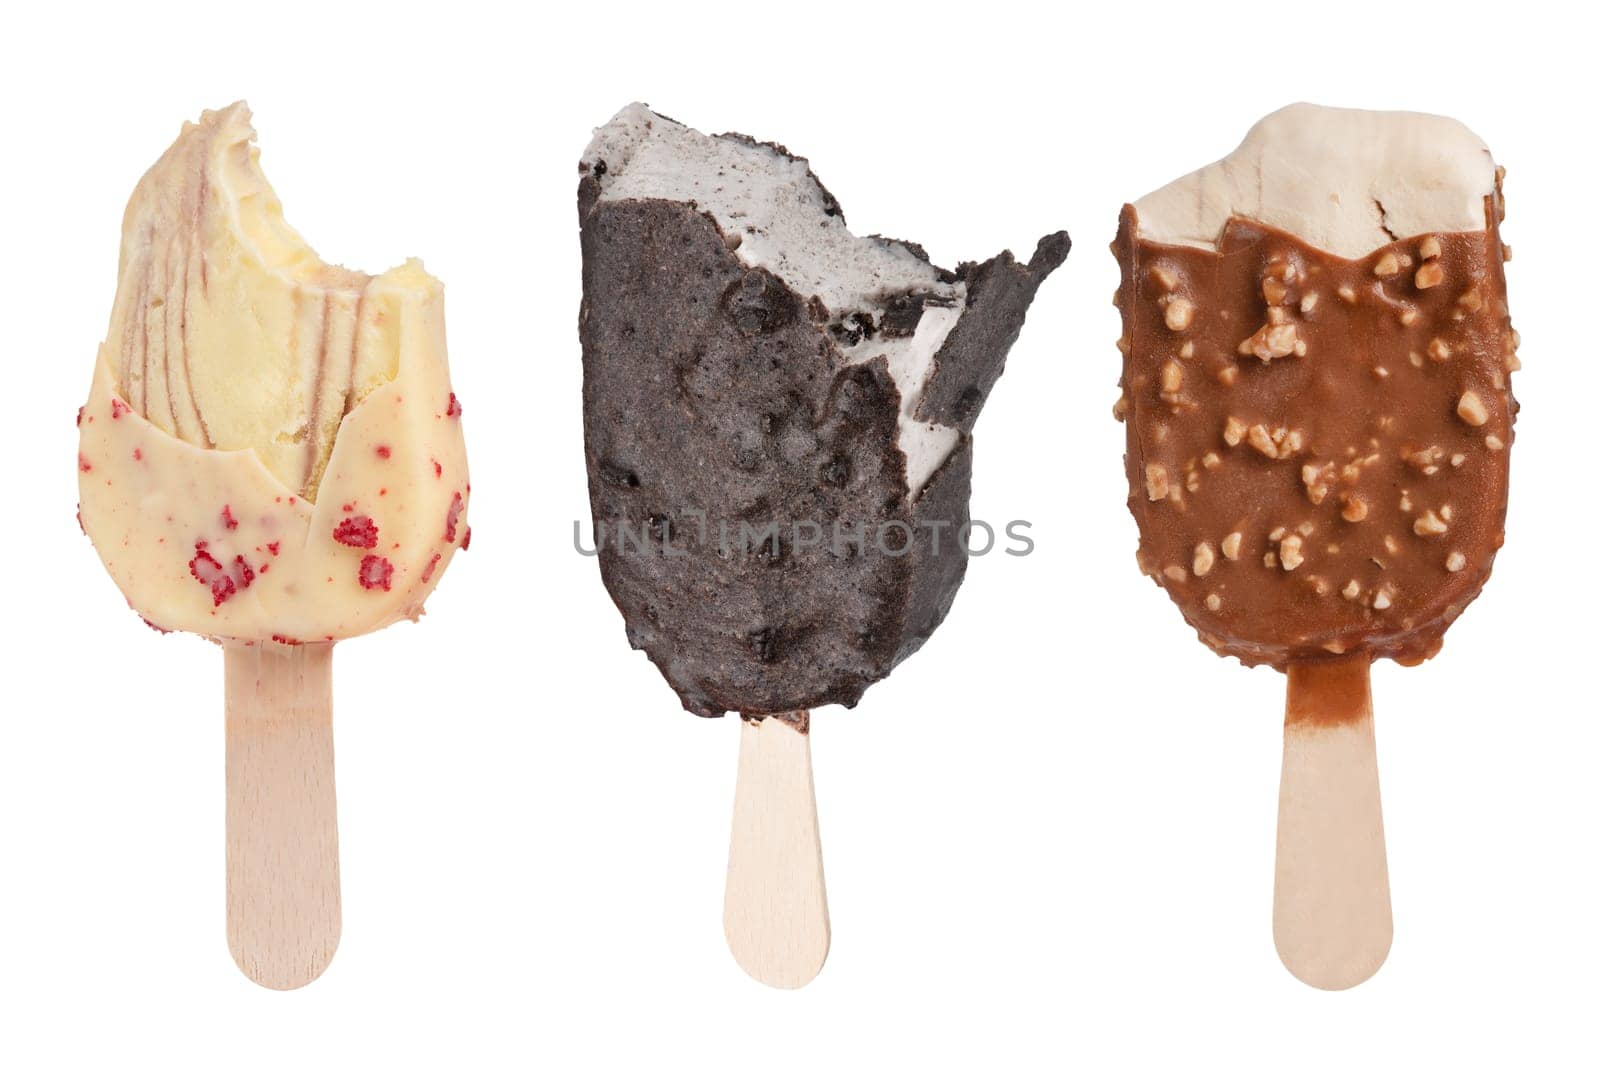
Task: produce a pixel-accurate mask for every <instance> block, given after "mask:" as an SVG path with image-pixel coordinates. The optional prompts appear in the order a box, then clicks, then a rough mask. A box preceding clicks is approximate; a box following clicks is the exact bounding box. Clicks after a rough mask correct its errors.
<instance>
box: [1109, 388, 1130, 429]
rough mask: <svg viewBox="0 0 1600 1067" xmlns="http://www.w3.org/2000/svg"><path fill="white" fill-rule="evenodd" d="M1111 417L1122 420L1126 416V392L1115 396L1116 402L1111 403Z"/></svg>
mask: <svg viewBox="0 0 1600 1067" xmlns="http://www.w3.org/2000/svg"><path fill="white" fill-rule="evenodd" d="M1111 417H1112V418H1113V419H1116V420H1117V421H1118V422H1122V421H1123V420H1125V419H1126V418H1127V417H1128V394H1127V393H1123V394H1122V395H1121V396H1119V397H1117V402H1116V403H1115V404H1112V405H1111Z"/></svg>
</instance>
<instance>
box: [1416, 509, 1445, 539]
mask: <svg viewBox="0 0 1600 1067" xmlns="http://www.w3.org/2000/svg"><path fill="white" fill-rule="evenodd" d="M1411 529H1412V530H1413V531H1414V532H1415V533H1416V534H1417V536H1418V537H1437V536H1439V535H1440V534H1442V533H1446V532H1448V531H1449V529H1450V527H1449V526H1447V525H1446V524H1445V521H1444V520H1443V519H1441V518H1440V517H1439V514H1438V512H1436V511H1434V510H1433V509H1432V508H1429V509H1428V510H1427V511H1425V512H1423V514H1422V517H1421V518H1419V519H1418V520H1417V521H1416V522H1414V523H1412V524H1411Z"/></svg>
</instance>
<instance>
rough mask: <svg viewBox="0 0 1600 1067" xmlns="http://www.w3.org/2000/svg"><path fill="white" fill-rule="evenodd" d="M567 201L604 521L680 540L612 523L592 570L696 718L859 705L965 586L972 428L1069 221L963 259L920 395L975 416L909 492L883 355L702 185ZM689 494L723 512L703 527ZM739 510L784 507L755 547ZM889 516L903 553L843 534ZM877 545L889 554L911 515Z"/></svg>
mask: <svg viewBox="0 0 1600 1067" xmlns="http://www.w3.org/2000/svg"><path fill="white" fill-rule="evenodd" d="M596 169H597V170H598V168H596ZM578 199H579V215H580V220H581V224H582V233H581V243H582V248H583V292H584V299H583V306H582V310H581V313H580V320H579V330H580V335H581V339H582V342H583V353H584V357H583V359H584V385H583V399H584V436H585V458H586V460H587V464H588V471H589V494H590V501H591V506H592V510H593V517H594V520H595V522H596V524H597V527H601V528H603V529H604V530H608V531H611V530H616V529H618V528H619V527H625V528H627V529H628V530H631V531H639V530H645V531H648V532H649V533H650V534H651V535H653V536H656V537H658V538H660V539H661V540H662V542H663V543H666V544H670V547H671V550H672V551H671V552H670V553H669V552H666V551H661V550H660V549H661V545H660V544H654V545H652V546H650V550H646V551H641V550H640V549H639V547H638V546H637V545H636V544H635V543H634V541H633V540H631V539H630V540H628V541H626V542H624V543H622V544H619V542H618V540H617V539H616V538H615V537H611V536H606V537H603V538H602V539H601V542H600V551H599V559H600V569H601V576H602V579H603V580H604V582H605V585H606V589H607V591H608V592H609V593H610V594H611V596H612V599H613V600H614V601H615V602H616V604H617V606H618V608H619V609H620V610H621V612H622V614H623V617H624V619H625V620H626V623H627V631H628V639H629V641H630V642H631V644H632V645H633V646H634V647H635V648H638V649H642V650H643V651H644V652H645V653H646V654H648V655H649V657H650V659H651V661H652V662H654V663H655V664H656V666H657V667H658V668H659V669H660V670H661V672H662V674H663V675H664V676H665V677H666V679H667V681H668V682H669V683H670V684H671V685H672V687H673V688H674V689H675V690H676V691H677V692H678V694H679V696H680V697H681V698H682V701H683V706H684V707H685V708H687V709H688V710H690V711H693V712H695V713H696V714H699V715H708V716H716V715H721V714H723V713H724V712H727V711H736V712H739V713H740V714H742V715H744V716H746V717H760V716H765V715H784V714H791V713H797V712H803V711H806V710H808V709H810V708H814V707H818V706H821V705H824V704H833V703H837V704H844V705H847V706H850V705H854V704H855V703H856V702H857V701H858V700H859V699H860V697H861V694H862V693H863V692H864V691H865V690H866V688H867V686H869V685H871V684H872V683H873V682H874V681H877V680H878V679H880V678H883V677H884V676H885V675H887V674H888V673H889V671H890V670H891V669H892V668H893V667H894V666H895V664H897V663H898V662H900V660H902V659H904V658H905V657H906V656H908V655H910V654H911V653H912V652H913V651H915V650H916V649H917V648H918V647H920V646H921V644H922V643H923V641H925V640H926V639H927V637H928V636H929V635H930V634H931V633H932V632H933V630H934V629H935V628H936V627H937V626H938V625H939V623H940V622H941V621H942V620H943V618H944V616H945V613H946V612H947V611H948V610H949V608H950V604H951V601H952V600H953V599H954V597H955V593H956V589H957V587H958V586H959V585H960V583H961V578H962V576H963V574H964V573H965V570H966V558H965V555H964V554H963V553H962V552H961V551H959V550H958V549H957V548H956V546H955V531H956V530H958V529H959V528H960V527H961V526H962V525H963V524H964V523H965V522H966V521H967V517H968V516H967V500H968V495H969V491H970V484H971V471H972V443H971V438H970V436H969V435H968V433H966V432H965V431H968V430H970V427H971V425H972V421H973V419H975V418H976V415H977V410H978V408H980V407H981V406H982V402H983V399H984V398H985V397H987V395H988V391H989V389H990V387H992V385H993V383H994V380H995V379H996V378H997V377H998V376H999V373H1000V369H1001V367H1002V366H1003V363H1004V359H1005V355H1006V350H1007V349H1008V348H1009V347H1010V345H1011V343H1012V342H1013V341H1014V340H1015V338H1016V335H1017V332H1018V331H1019V330H1020V328H1021V325H1022V320H1023V316H1024V314H1025V313H1026V310H1027V307H1028V304H1029V302H1030V301H1031V299H1032V296H1033V293H1034V291H1035V289H1037V287H1038V285H1039V283H1040V282H1041V281H1042V280H1043V279H1044V277H1045V276H1046V275H1048V274H1049V273H1050V271H1051V270H1053V269H1054V268H1055V266H1056V265H1058V264H1059V263H1060V262H1061V260H1062V258H1063V257H1064V256H1065V254H1066V251H1067V248H1068V241H1067V237H1066V234H1064V233H1062V234H1056V235H1053V236H1051V237H1048V238H1046V239H1044V240H1043V241H1041V242H1040V247H1039V250H1038V252H1037V253H1036V254H1035V256H1034V259H1033V261H1032V262H1031V263H1030V264H1029V265H1028V266H1026V267H1024V266H1021V265H1018V264H1017V263H1016V262H1015V261H1014V260H1013V259H1012V257H1011V256H1010V255H1009V254H1005V255H1003V256H1001V257H998V258H997V259H995V260H991V261H989V262H988V263H985V264H982V265H977V266H971V265H969V266H965V267H963V268H962V274H963V276H965V277H966V278H968V284H969V286H970V287H971V290H972V293H973V295H974V297H975V298H976V303H975V304H974V305H973V306H971V307H969V309H968V310H967V311H966V312H965V313H964V315H963V318H962V319H961V321H960V322H959V323H958V324H957V327H956V329H955V330H954V331H952V334H951V336H950V338H948V339H947V342H946V344H945V346H944V348H943V349H942V350H941V352H940V353H939V356H938V360H939V363H938V370H937V372H936V373H937V388H936V389H934V390H930V393H929V395H928V397H927V402H925V403H924V412H923V414H924V417H927V416H928V415H931V416H932V417H934V418H939V419H944V418H949V419H950V420H951V422H952V424H955V423H956V422H957V421H959V425H960V426H961V428H962V429H963V431H964V432H963V434H962V437H961V440H960V442H959V443H958V444H957V446H956V448H955V450H954V451H953V452H952V453H951V455H950V456H949V457H948V458H947V459H946V460H945V461H944V463H943V464H942V465H941V467H940V468H939V469H938V471H936V472H935V473H934V475H933V476H932V478H930V479H929V481H928V483H927V485H925V486H924V487H923V488H922V490H921V491H920V492H919V493H918V494H917V495H916V497H915V499H911V498H909V497H908V494H907V492H906V488H905V486H906V473H905V460H904V457H903V455H902V454H901V452H900V451H899V449H898V448H897V447H896V435H897V432H898V431H897V415H898V411H899V407H900V394H899V392H898V390H897V389H896V386H895V383H894V381H893V379H892V378H891V376H890V374H889V372H888V369H887V366H886V364H885V361H884V360H883V359H882V357H879V358H877V359H874V360H871V361H868V362H866V363H861V364H852V363H850V362H848V361H847V360H846V358H845V357H844V356H843V355H842V354H841V352H840V350H839V348H838V346H837V344H836V343H835V341H834V339H833V338H832V337H831V336H830V334H829V331H828V329H827V328H826V326H825V324H824V323H823V322H822V321H819V318H820V316H819V314H818V311H817V309H816V308H815V307H813V306H809V305H808V302H807V301H806V300H805V299H803V298H802V297H801V296H800V295H798V294H797V293H795V292H794V291H793V290H792V289H791V288H790V287H789V286H788V285H786V284H785V283H784V282H783V281H782V280H781V279H779V278H778V277H777V276H775V275H773V274H771V273H769V272H768V271H766V270H763V269H760V268H755V269H751V268H748V267H746V266H745V265H744V264H743V263H741V262H740V260H739V259H738V258H737V257H736V256H735V254H734V253H733V252H732V251H730V249H729V247H728V243H729V242H728V241H727V240H726V239H725V235H724V234H723V232H722V231H721V229H720V228H719V226H718V225H717V223H716V221H715V220H714V219H712V218H711V217H710V216H708V215H706V214H702V213H700V212H699V211H697V210H695V208H694V207H692V206H691V205H688V204H685V203H681V202H676V201H663V200H618V201H602V200H600V199H599V180H598V178H597V177H596V176H595V175H594V174H591V173H585V174H584V175H583V177H582V179H581V181H580V185H579V197H578ZM919 313H920V312H919ZM969 317H970V318H971V324H970V325H969V322H968V319H969ZM912 325H913V326H914V323H912ZM958 409H959V411H960V414H959V416H957V415H953V414H950V412H952V411H955V410H958ZM695 514H703V515H704V516H706V521H707V522H708V523H709V525H710V528H709V529H707V530H706V531H705V536H703V537H702V536H700V531H699V530H698V529H694V528H692V527H693V526H694V524H695V520H694V519H693V518H692V516H693V515H695ZM719 519H723V520H726V521H728V522H729V523H730V524H732V526H733V530H732V531H731V543H732V549H733V550H732V551H728V552H723V551H720V550H719V549H720V546H719V544H718V540H719V539H718V531H717V528H716V524H717V521H718V520H719ZM741 520H744V521H747V522H749V523H750V524H751V525H752V526H754V527H757V528H759V527H764V526H765V525H766V524H768V523H776V524H777V525H778V528H779V530H780V532H781V533H780V537H779V538H778V539H777V541H776V543H773V542H770V541H766V542H763V544H762V547H761V550H760V551H756V552H742V551H740V550H739V545H738V536H737V525H738V523H739V522H740V521H741ZM895 522H898V523H905V524H906V525H907V526H908V527H909V528H910V530H912V531H914V538H913V542H912V547H911V549H910V551H909V552H905V553H904V554H898V555H891V554H888V553H885V552H882V551H879V550H878V549H877V548H876V547H875V545H874V535H872V534H868V536H867V545H866V548H865V550H862V548H860V547H858V546H856V545H854V544H852V542H851V541H850V539H848V538H846V539H844V540H843V542H842V544H837V545H836V544H835V543H833V541H832V536H831V532H832V530H833V529H834V526H835V524H836V523H837V524H839V525H840V526H842V527H843V528H845V529H846V530H851V529H855V530H860V529H862V528H864V527H871V528H873V529H878V528H882V527H884V524H886V523H895ZM797 523H801V524H804V523H816V524H818V525H819V526H820V528H821V531H822V533H821V534H820V540H821V542H822V543H820V544H813V543H809V541H810V540H815V539H812V538H801V539H798V540H799V541H806V542H807V543H797V539H796V538H795V537H794V536H793V535H792V531H793V530H794V528H795V526H796V524H797ZM935 524H938V525H937V528H936V529H935V528H934V526H935ZM805 528H806V529H809V527H805ZM892 529H893V530H895V531H898V530H899V529H900V528H899V527H893V528H892ZM935 538H937V539H938V541H939V544H938V551H935V550H934V545H933V541H934V539H935ZM888 544H889V547H890V548H891V549H893V550H894V551H895V552H899V551H900V549H901V541H900V534H899V533H898V532H892V533H890V534H888Z"/></svg>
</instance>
